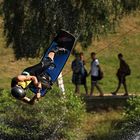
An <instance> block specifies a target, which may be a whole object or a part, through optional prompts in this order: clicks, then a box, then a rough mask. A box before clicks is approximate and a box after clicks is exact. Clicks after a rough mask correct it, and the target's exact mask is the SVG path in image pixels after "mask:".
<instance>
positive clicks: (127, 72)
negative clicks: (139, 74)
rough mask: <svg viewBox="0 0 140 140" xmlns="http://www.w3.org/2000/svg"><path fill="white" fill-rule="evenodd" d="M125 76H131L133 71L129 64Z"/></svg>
mask: <svg viewBox="0 0 140 140" xmlns="http://www.w3.org/2000/svg"><path fill="white" fill-rule="evenodd" d="M125 75H126V76H128V75H131V69H130V67H129V65H128V64H126V71H125Z"/></svg>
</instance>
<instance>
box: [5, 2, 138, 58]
mask: <svg viewBox="0 0 140 140" xmlns="http://www.w3.org/2000/svg"><path fill="white" fill-rule="evenodd" d="M139 7H140V0H129V1H128V0H98V1H97V0H88V1H85V0H79V1H76V0H65V1H63V0H42V1H37V0H28V1H26V0H22V1H20V0H4V2H3V15H4V29H5V30H4V32H5V35H6V37H7V46H9V45H10V44H12V46H13V48H14V52H15V54H16V58H17V59H19V58H22V57H36V56H39V55H40V52H41V51H42V48H43V49H46V48H47V47H48V44H49V42H50V40H51V38H50V36H51V35H52V34H53V33H56V31H58V30H59V29H61V28H63V29H66V30H69V31H70V32H71V33H75V34H79V35H80V38H79V41H80V42H81V44H82V46H83V47H87V46H88V45H89V44H90V43H91V41H92V38H99V36H100V35H103V34H106V33H107V32H110V31H113V30H115V26H116V24H117V23H118V21H119V19H120V18H121V17H122V16H123V15H124V14H126V13H129V12H131V11H132V10H137V9H138V8H139Z"/></svg>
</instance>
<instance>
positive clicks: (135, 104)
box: [125, 96, 140, 123]
mask: <svg viewBox="0 0 140 140" xmlns="http://www.w3.org/2000/svg"><path fill="white" fill-rule="evenodd" d="M125 118H126V119H127V120H128V121H129V122H130V121H131V122H134V121H137V122H139V123H140V97H137V96H136V97H133V98H130V99H129V100H128V105H127V107H126V108H125Z"/></svg>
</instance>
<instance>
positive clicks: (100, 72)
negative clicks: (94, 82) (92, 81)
mask: <svg viewBox="0 0 140 140" xmlns="http://www.w3.org/2000/svg"><path fill="white" fill-rule="evenodd" d="M103 77H104V73H103V71H102V70H101V69H99V70H98V77H97V79H98V80H101V79H102V78H103Z"/></svg>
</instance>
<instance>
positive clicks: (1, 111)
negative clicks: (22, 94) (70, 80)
mask: <svg viewBox="0 0 140 140" xmlns="http://www.w3.org/2000/svg"><path fill="white" fill-rule="evenodd" d="M0 102H1V106H0V129H1V131H0V137H1V138H4V139H8V138H10V139H44V138H45V139H61V138H66V139H75V138H78V137H79V136H81V135H82V131H81V127H80V126H81V124H82V121H83V118H84V114H85V107H84V104H83V103H82V101H81V99H80V98H79V97H76V96H73V94H72V93H71V92H70V91H67V94H66V95H65V96H64V95H62V94H60V92H59V91H58V90H57V89H54V90H51V91H50V92H49V93H47V94H46V96H45V97H43V98H42V99H41V100H40V101H39V102H38V103H36V104H35V105H33V106H30V105H27V104H25V103H22V102H21V101H17V100H15V99H13V98H12V97H10V96H9V92H8V91H6V90H1V92H0Z"/></svg>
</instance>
